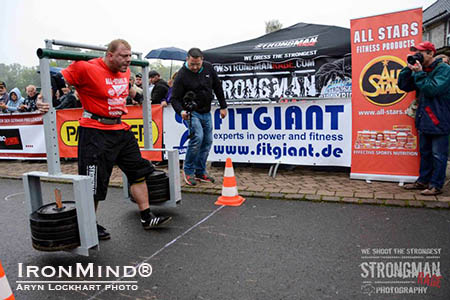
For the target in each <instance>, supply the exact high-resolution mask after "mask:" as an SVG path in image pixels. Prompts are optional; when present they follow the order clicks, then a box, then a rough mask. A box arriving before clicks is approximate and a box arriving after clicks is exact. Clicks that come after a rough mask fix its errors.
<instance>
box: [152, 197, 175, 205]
mask: <svg viewBox="0 0 450 300" xmlns="http://www.w3.org/2000/svg"><path fill="white" fill-rule="evenodd" d="M167 200H170V197H161V198H156V199H149V200H148V203H149V204H152V203H162V202H166V201H167Z"/></svg>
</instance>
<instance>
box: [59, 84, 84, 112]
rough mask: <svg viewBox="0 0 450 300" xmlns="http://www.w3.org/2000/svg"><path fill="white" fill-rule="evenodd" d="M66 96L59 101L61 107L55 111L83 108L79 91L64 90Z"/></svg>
mask: <svg viewBox="0 0 450 300" xmlns="http://www.w3.org/2000/svg"><path fill="white" fill-rule="evenodd" d="M63 92H64V95H63V96H62V97H61V99H60V101H59V105H58V106H57V107H55V109H66V108H78V107H81V103H80V102H79V98H78V93H77V91H76V90H75V91H73V90H72V89H70V88H68V87H67V88H63Z"/></svg>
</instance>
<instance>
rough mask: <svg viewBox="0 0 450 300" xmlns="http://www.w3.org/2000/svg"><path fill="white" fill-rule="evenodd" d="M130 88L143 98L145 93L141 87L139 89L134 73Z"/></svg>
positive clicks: (131, 75)
mask: <svg viewBox="0 0 450 300" xmlns="http://www.w3.org/2000/svg"><path fill="white" fill-rule="evenodd" d="M129 85H130V88H134V90H135V91H136V93H138V94H140V95H141V96H142V94H143V91H142V89H141V88H140V87H138V86H137V85H136V75H134V73H130V83H129Z"/></svg>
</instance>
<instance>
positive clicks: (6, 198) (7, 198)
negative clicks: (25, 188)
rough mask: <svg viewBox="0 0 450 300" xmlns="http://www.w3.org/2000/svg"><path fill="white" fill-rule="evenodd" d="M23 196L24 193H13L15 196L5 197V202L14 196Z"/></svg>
mask: <svg viewBox="0 0 450 300" xmlns="http://www.w3.org/2000/svg"><path fill="white" fill-rule="evenodd" d="M22 194H25V192H20V193H15V194H11V195H8V196H6V197H5V201H9V198H12V197H14V196H18V195H22Z"/></svg>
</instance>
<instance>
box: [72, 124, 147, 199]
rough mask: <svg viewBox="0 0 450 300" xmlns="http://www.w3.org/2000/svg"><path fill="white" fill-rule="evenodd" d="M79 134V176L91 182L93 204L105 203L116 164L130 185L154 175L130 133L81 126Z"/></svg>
mask: <svg viewBox="0 0 450 300" xmlns="http://www.w3.org/2000/svg"><path fill="white" fill-rule="evenodd" d="M78 130H79V139H78V174H80V175H88V176H90V177H92V178H93V180H94V182H93V184H94V186H93V190H94V199H95V200H99V201H101V200H105V198H106V192H107V190H108V184H109V178H110V177H111V172H112V169H113V167H114V165H115V164H117V165H118V166H119V168H120V169H121V170H122V172H124V173H125V175H126V176H127V178H128V180H129V182H130V183H133V182H135V181H136V180H137V179H140V178H142V177H145V176H147V175H149V174H151V173H152V172H153V171H154V167H153V165H152V163H151V162H149V161H148V160H146V159H144V158H142V156H141V152H140V150H139V146H138V143H137V141H136V138H135V137H134V134H133V133H132V132H131V131H129V130H128V131H127V130H100V129H95V128H89V127H82V126H80V127H79V129H78Z"/></svg>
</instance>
